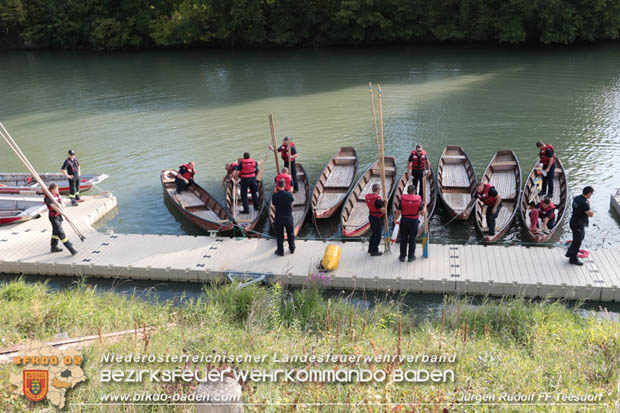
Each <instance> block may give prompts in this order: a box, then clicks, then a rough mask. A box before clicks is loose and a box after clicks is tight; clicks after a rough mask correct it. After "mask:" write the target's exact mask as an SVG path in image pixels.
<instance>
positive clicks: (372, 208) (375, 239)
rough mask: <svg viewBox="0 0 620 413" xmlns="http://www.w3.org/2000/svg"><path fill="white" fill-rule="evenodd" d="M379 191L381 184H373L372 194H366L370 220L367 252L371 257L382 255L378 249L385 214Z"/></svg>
mask: <svg viewBox="0 0 620 413" xmlns="http://www.w3.org/2000/svg"><path fill="white" fill-rule="evenodd" d="M380 192H381V185H379V184H374V185H373V186H372V194H367V195H366V205H367V206H368V212H369V215H368V220H369V221H370V230H371V231H372V232H371V234H370V242H369V243H368V253H369V254H370V255H372V256H373V257H376V256H379V255H382V254H383V253H382V252H381V251H379V244H380V243H381V235H383V225H382V223H381V219H382V218H383V216H384V215H385V205H384V203H383V201H382V200H381V196H380V195H379V193H380Z"/></svg>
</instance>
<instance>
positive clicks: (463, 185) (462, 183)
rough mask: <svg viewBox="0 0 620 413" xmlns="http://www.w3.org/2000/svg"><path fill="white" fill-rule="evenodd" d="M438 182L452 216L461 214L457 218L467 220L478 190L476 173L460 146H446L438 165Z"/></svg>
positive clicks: (440, 192)
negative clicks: (473, 198)
mask: <svg viewBox="0 0 620 413" xmlns="http://www.w3.org/2000/svg"><path fill="white" fill-rule="evenodd" d="M437 184H438V189H439V191H438V192H439V197H440V198H441V200H442V201H443V203H444V205H445V206H446V210H447V211H448V214H449V215H450V217H454V216H456V215H459V217H458V218H456V219H462V220H467V219H468V218H469V216H470V215H471V211H472V209H473V207H474V205H473V203H470V201H471V200H472V197H473V195H474V193H475V191H476V173H475V172H474V167H473V165H472V164H471V161H470V160H469V158H468V157H467V155H466V154H465V151H464V150H463V148H461V147H460V146H446V147H445V148H444V150H443V152H442V153H441V156H440V157H439V164H438V165H437ZM468 205H470V206H469V208H467V206H468ZM466 208H467V210H466Z"/></svg>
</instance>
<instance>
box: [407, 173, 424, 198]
mask: <svg viewBox="0 0 620 413" xmlns="http://www.w3.org/2000/svg"><path fill="white" fill-rule="evenodd" d="M423 177H424V170H421V171H416V170H412V171H411V184H412V185H413V188H414V190H415V193H416V194H418V195H422V182H424V181H423V180H422V178H423ZM418 185H419V186H420V189H418ZM406 190H407V188H405V191H406Z"/></svg>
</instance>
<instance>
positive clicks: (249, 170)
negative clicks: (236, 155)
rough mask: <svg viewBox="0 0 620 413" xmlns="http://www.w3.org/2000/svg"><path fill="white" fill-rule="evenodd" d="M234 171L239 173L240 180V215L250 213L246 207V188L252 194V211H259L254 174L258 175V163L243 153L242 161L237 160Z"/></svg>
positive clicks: (248, 207) (246, 153) (247, 153)
mask: <svg viewBox="0 0 620 413" xmlns="http://www.w3.org/2000/svg"><path fill="white" fill-rule="evenodd" d="M236 170H238V171H239V177H240V178H241V188H240V189H241V203H242V204H243V211H241V213H242V214H249V213H250V206H249V205H248V188H250V193H251V194H252V204H253V206H254V210H255V211H258V210H259V204H258V183H257V182H256V174H257V173H258V163H256V161H255V160H254V158H250V153H249V152H245V153H244V154H243V159H239V162H238V165H237V166H236Z"/></svg>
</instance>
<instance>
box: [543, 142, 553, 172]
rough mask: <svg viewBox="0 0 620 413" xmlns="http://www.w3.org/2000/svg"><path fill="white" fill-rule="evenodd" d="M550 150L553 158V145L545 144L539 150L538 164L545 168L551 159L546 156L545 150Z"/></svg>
mask: <svg viewBox="0 0 620 413" xmlns="http://www.w3.org/2000/svg"><path fill="white" fill-rule="evenodd" d="M548 149H551V151H552V152H553V155H554V157H555V149H553V145H549V144H546V145H544V146H543V147H542V148H540V162H541V163H542V164H543V165H544V166H545V167H547V166H549V162H551V159H552V158H549V157H548V156H547V150H548Z"/></svg>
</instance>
